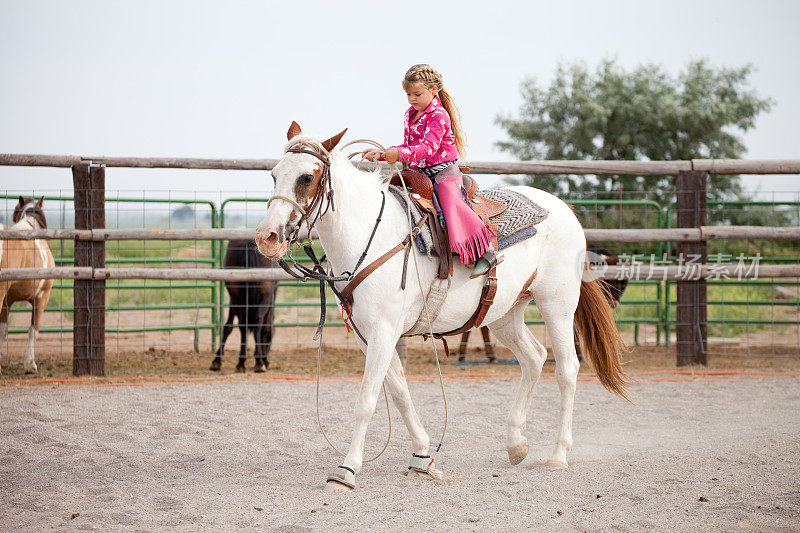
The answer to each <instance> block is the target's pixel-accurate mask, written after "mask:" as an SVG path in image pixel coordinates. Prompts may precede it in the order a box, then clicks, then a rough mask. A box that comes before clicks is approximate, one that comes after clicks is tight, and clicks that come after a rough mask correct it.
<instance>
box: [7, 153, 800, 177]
mask: <svg viewBox="0 0 800 533" xmlns="http://www.w3.org/2000/svg"><path fill="white" fill-rule="evenodd" d="M277 163H278V159H204V158H196V157H194V158H178V157H107V156H96V157H89V156H74V155H39V154H0V165H5V166H37V167H65V168H68V167H74V166H80V165H89V164H93V165H100V166H106V167H128V168H186V169H207V170H272V169H273V168H274V167H275V165H276V164H277ZM459 164H461V165H463V166H467V167H469V168H470V172H471V173H473V174H596V175H616V174H627V175H637V176H674V175H677V174H678V173H679V172H688V171H692V170H699V171H704V172H709V173H711V174H800V159H751V160H746V159H692V160H688V161H583V160H576V161H513V162H504V161H460V162H459ZM357 166H359V167H360V168H364V169H373V168H375V164H373V163H359V164H358V165H357ZM383 166H385V164H384V165H383Z"/></svg>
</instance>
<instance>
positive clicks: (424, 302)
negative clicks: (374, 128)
mask: <svg viewBox="0 0 800 533" xmlns="http://www.w3.org/2000/svg"><path fill="white" fill-rule="evenodd" d="M376 144H377V143H376ZM384 151H386V150H385V149H384ZM390 167H391V168H392V170H395V171H396V172H397V175H398V176H400V183H401V184H402V185H403V187H402V189H403V193H404V194H405V196H406V217H407V218H408V226H409V227H414V223H413V221H412V219H411V197H410V196H409V194H408V189H407V188H406V180H405V179H404V178H403V173H402V170H403V169H402V167H400V165H398V164H397V163H392V164H391V165H390ZM410 245H411V248H412V256H413V257H414V270H416V272H417V285H418V286H419V292H420V294H421V295H422V307H423V309H424V310H425V319H426V320H427V322H428V332H429V333H430V339H431V343H432V344H433V357H434V360H435V361H436V371H437V372H438V373H439V387H440V388H441V390H442V401H443V403H444V425H443V426H442V435H441V437H440V438H439V444H438V445H437V446H436V450H434V452H433V453H432V454H431V460H430V461H429V462H428V467H427V469H426V470H425V471H426V472H427V474H428V475H429V476H431V477H432V478H434V479H442V473H441V472H439V471H438V470H435V469H433V470H431V466H432V465H433V461H434V460H436V456H437V455H438V453H439V450H441V449H442V444H444V436H445V433H446V432H447V394H446V393H445V391H444V378H442V367H441V364H440V363H439V351H438V350H437V349H436V340H435V339H434V338H433V323H432V322H431V315H430V313H429V312H428V295H427V294H425V291H424V290H423V289H422V278H421V277H420V275H419V262H418V261H417V253H418V252H417V247H416V243H415V242H414V239H413V238H412V239H411V243H410ZM446 342H447V341H445V343H446ZM445 346H446V344H445Z"/></svg>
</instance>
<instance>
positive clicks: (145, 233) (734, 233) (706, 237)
mask: <svg viewBox="0 0 800 533" xmlns="http://www.w3.org/2000/svg"><path fill="white" fill-rule="evenodd" d="M584 233H585V234H586V240H587V241H589V242H628V243H633V242H702V241H711V240H744V239H756V240H769V241H797V240H800V227H791V228H787V227H783V226H701V227H699V228H666V229H591V228H589V229H585V230H584ZM254 236H255V230H252V229H226V228H221V229H94V230H78V229H40V230H11V229H6V230H0V240H6V239H8V240H14V239H17V240H32V239H68V240H76V241H131V240H135V241H139V240H142V241H184V240H185V241H214V240H217V241H219V240H233V239H252V238H253V237H254Z"/></svg>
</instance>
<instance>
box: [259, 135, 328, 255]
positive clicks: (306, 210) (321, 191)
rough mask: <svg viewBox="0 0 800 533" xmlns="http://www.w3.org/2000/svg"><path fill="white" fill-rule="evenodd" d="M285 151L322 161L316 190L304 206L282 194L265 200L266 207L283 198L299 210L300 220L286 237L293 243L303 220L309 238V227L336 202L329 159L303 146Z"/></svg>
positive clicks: (296, 238) (297, 236)
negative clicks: (311, 218)
mask: <svg viewBox="0 0 800 533" xmlns="http://www.w3.org/2000/svg"><path fill="white" fill-rule="evenodd" d="M286 152H287V153H288V152H291V153H294V154H308V155H312V156H314V157H316V158H317V159H319V160H320V161H321V162H322V176H321V177H320V180H319V185H318V186H317V190H316V191H315V192H314V197H313V198H312V199H311V202H310V203H308V204H306V205H305V206H302V205H300V204H299V203H298V202H297V201H295V200H294V199H292V198H289V197H288V196H283V195H279V194H276V195H274V196H272V197H271V198H270V199H269V201H268V202H267V208H269V205H270V204H271V203H272V201H273V200H284V201H286V202H289V203H290V204H292V206H293V207H294V208H295V209H297V210H298V211H299V212H300V220H298V221H297V224H296V225H295V227H294V229H293V230H292V233H291V234H290V235H289V236H288V237H287V238H288V240H289V244H295V243H296V242H297V240H298V238H299V235H300V228H301V227H302V225H303V223H304V222H305V224H306V227H307V228H308V234H309V238H310V235H311V229H312V228H313V227H314V225H315V224H316V223H317V220H319V218H320V217H321V216H323V215H324V214H325V213H327V212H328V209H330V210H332V211H336V204H335V203H334V201H333V186H332V184H331V160H330V159H329V158H328V157H326V156H323V155H320V154H319V153H317V152H315V151H313V150H308V149H305V148H289V149H288V150H286ZM324 200H327V203H326V204H325V209H324V210H323V209H321V208H320V209H317V208H318V207H320V206H321V204H322V202H323V201H324ZM315 210H316V216H315V217H314V219H313V220H311V221H309V216H310V215H311V214H313V213H314V211H315Z"/></svg>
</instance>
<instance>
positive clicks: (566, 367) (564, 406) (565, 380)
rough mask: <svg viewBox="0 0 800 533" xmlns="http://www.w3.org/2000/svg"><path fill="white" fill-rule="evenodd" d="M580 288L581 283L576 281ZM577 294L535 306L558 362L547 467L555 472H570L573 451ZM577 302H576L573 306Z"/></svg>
mask: <svg viewBox="0 0 800 533" xmlns="http://www.w3.org/2000/svg"><path fill="white" fill-rule="evenodd" d="M577 283H578V284H580V281H577ZM578 291H579V289H578V290H576V291H575V294H574V298H569V297H567V296H565V293H568V292H569V291H566V290H565V291H562V294H560V295H558V296H556V297H554V298H552V299H549V298H547V297H543V298H539V297H538V296H537V295H536V294H534V296H535V297H536V303H537V305H538V306H539V310H540V311H541V313H542V317H543V318H544V322H545V326H546V327H547V332H548V333H549V334H550V339H551V341H552V343H553V353H554V355H555V358H556V381H557V382H558V388H559V390H560V391H561V411H560V413H559V417H558V436H557V437H556V447H555V449H554V450H553V455H552V456H551V457H550V459H549V460H548V461H547V466H549V467H550V468H554V469H560V468H567V452H569V451H570V449H571V448H572V410H573V406H574V403H575V386H576V384H577V381H578V368H579V363H578V355H577V353H576V351H575V338H574V332H573V318H574V313H575V308H576V307H577V304H578ZM573 300H574V302H573Z"/></svg>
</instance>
